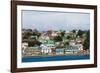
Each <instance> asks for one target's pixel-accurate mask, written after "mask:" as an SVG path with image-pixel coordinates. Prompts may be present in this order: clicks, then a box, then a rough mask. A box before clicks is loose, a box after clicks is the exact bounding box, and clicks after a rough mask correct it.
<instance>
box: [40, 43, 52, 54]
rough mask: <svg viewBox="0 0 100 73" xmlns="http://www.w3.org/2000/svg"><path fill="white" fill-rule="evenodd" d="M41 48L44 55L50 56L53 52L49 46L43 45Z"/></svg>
mask: <svg viewBox="0 0 100 73" xmlns="http://www.w3.org/2000/svg"><path fill="white" fill-rule="evenodd" d="M40 47H41V52H42V53H44V54H48V53H51V52H52V50H51V48H49V47H48V46H47V44H41V45H40Z"/></svg>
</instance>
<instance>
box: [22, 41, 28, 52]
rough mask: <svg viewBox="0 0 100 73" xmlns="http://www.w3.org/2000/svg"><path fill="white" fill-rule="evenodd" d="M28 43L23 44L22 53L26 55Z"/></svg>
mask: <svg viewBox="0 0 100 73" xmlns="http://www.w3.org/2000/svg"><path fill="white" fill-rule="evenodd" d="M27 47H28V43H26V42H24V43H22V53H25V49H27Z"/></svg>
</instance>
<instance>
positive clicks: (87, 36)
mask: <svg viewBox="0 0 100 73" xmlns="http://www.w3.org/2000/svg"><path fill="white" fill-rule="evenodd" d="M89 46H90V31H89V30H88V31H87V32H86V39H85V41H84V43H83V47H84V49H85V50H87V49H89Z"/></svg>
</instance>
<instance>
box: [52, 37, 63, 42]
mask: <svg viewBox="0 0 100 73" xmlns="http://www.w3.org/2000/svg"><path fill="white" fill-rule="evenodd" d="M54 41H55V42H60V41H62V37H61V36H56V37H55V38H54Z"/></svg>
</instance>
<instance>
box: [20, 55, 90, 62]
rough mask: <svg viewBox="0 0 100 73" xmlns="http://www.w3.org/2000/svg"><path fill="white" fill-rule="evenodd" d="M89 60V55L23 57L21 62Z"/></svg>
mask: <svg viewBox="0 0 100 73" xmlns="http://www.w3.org/2000/svg"><path fill="white" fill-rule="evenodd" d="M85 59H90V56H89V55H81V56H53V57H52V56H50V57H24V58H22V62H41V61H42V62H43V61H63V60H85Z"/></svg>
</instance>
